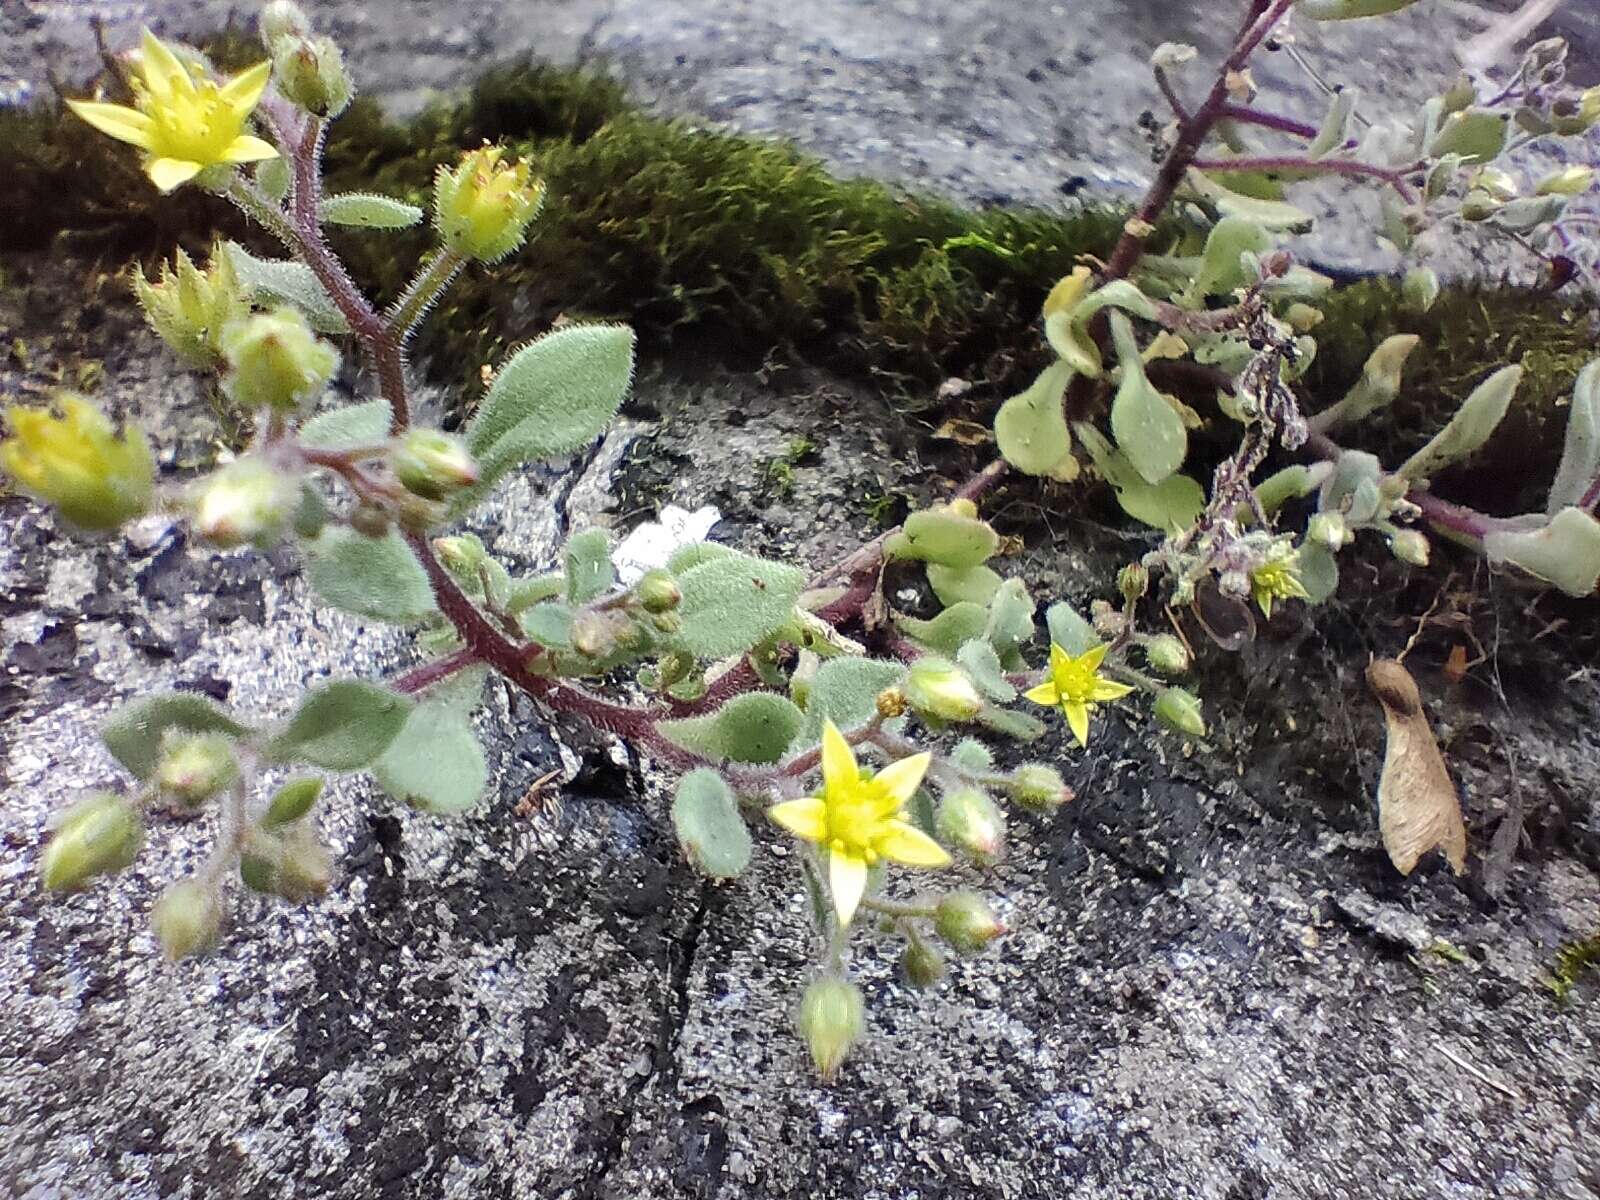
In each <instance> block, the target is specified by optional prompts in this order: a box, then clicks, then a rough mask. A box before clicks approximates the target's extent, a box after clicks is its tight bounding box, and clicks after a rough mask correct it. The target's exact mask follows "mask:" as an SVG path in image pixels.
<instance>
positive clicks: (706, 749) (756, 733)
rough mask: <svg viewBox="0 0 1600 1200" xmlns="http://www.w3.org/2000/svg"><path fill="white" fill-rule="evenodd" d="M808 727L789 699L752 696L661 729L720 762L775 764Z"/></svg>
mask: <svg viewBox="0 0 1600 1200" xmlns="http://www.w3.org/2000/svg"><path fill="white" fill-rule="evenodd" d="M804 723H805V716H804V714H803V713H801V711H800V710H799V709H798V708H796V707H795V705H794V702H793V701H792V700H789V699H788V698H787V697H784V696H778V695H774V694H773V693H771V692H751V693H749V694H748V695H744V696H735V697H734V698H733V699H732V700H729V701H728V702H727V703H726V704H724V705H723V706H722V707H721V708H719V709H718V710H717V711H716V712H714V713H710V714H708V715H706V716H703V717H685V718H683V719H681V720H677V721H662V722H661V723H660V725H659V726H658V728H659V729H660V730H661V732H662V734H663V735H664V736H665V737H666V738H667V739H668V740H669V741H671V742H673V743H675V744H676V745H679V746H682V747H683V748H684V749H685V750H689V751H691V752H693V753H695V754H699V755H701V756H703V757H705V758H710V759H714V760H716V761H718V762H721V761H723V760H732V761H733V762H742V763H775V762H777V761H778V760H779V759H780V758H782V757H783V755H784V752H785V751H786V750H788V749H789V745H790V743H791V742H793V741H794V739H795V735H796V734H798V733H799V732H800V727H801V726H802V725H803V724H804Z"/></svg>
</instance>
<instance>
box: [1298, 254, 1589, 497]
mask: <svg viewBox="0 0 1600 1200" xmlns="http://www.w3.org/2000/svg"><path fill="white" fill-rule="evenodd" d="M1323 308H1324V311H1325V312H1326V313H1327V320H1326V321H1324V322H1323V323H1322V324H1321V325H1320V326H1318V327H1317V330H1316V338H1317V342H1318V347H1319V348H1318V352H1317V360H1316V362H1315V363H1314V364H1313V365H1312V369H1311V371H1310V373H1309V376H1308V379H1307V383H1308V386H1309V388H1310V390H1311V392H1312V393H1313V394H1314V395H1317V396H1321V397H1326V398H1327V399H1328V400H1330V401H1331V400H1333V399H1337V398H1338V397H1339V396H1340V395H1342V394H1343V391H1344V389H1346V388H1348V387H1349V386H1350V385H1351V384H1352V383H1354V382H1355V380H1356V379H1357V378H1358V377H1359V376H1360V374H1361V368H1362V364H1363V363H1364V362H1365V361H1366V356H1367V355H1368V354H1369V353H1371V351H1372V350H1373V349H1374V348H1376V346H1377V345H1378V343H1379V342H1381V341H1383V339H1384V338H1387V337H1390V336H1392V335H1394V334H1397V333H1415V334H1418V335H1420V336H1421V338H1422V341H1421V342H1420V344H1419V345H1418V346H1417V348H1416V350H1415V351H1414V352H1413V353H1412V355H1411V357H1410V359H1409V360H1408V361H1407V363H1406V369H1405V386H1404V387H1403V388H1402V389H1401V393H1400V396H1399V397H1398V398H1397V399H1396V400H1395V402H1394V404H1393V405H1392V406H1391V407H1390V408H1389V409H1388V410H1387V411H1386V412H1385V413H1383V414H1381V415H1379V416H1374V417H1371V418H1368V419H1367V420H1366V421H1364V422H1360V423H1358V424H1356V425H1354V426H1351V427H1348V428H1347V429H1344V430H1341V431H1340V435H1339V436H1340V439H1341V441H1343V442H1345V443H1347V444H1349V445H1351V446H1354V447H1357V448H1359V449H1364V450H1370V451H1372V452H1373V453H1376V454H1378V455H1380V457H1382V458H1383V459H1384V460H1385V461H1386V462H1389V463H1391V464H1393V463H1396V462H1398V461H1400V460H1402V459H1404V458H1406V457H1408V456H1409V455H1410V454H1411V453H1412V452H1413V451H1414V450H1416V449H1417V448H1418V447H1420V446H1421V445H1422V444H1423V443H1424V442H1426V441H1427V440H1428V439H1429V438H1430V437H1432V436H1433V435H1434V434H1435V433H1436V432H1438V430H1439V429H1440V428H1442V427H1443V425H1444V424H1445V422H1446V421H1448V420H1449V419H1450V417H1451V416H1452V414H1454V412H1455V411H1456V408H1457V407H1458V406H1459V405H1460V403H1461V401H1463V400H1465V399H1466V397H1467V395H1468V394H1469V393H1470V392H1471V391H1472V389H1473V388H1475V387H1476V386H1477V385H1478V384H1480V383H1482V382H1483V380H1484V379H1485V377H1487V376H1488V375H1489V373H1490V372H1491V371H1493V370H1495V369H1497V368H1499V367H1501V366H1504V365H1505V364H1507V363H1520V364H1521V365H1522V367H1523V370H1524V374H1523V378H1522V384H1521V386H1520V387H1519V388H1518V389H1517V396H1516V399H1515V401H1514V402H1513V403H1512V406H1511V409H1510V411H1509V412H1507V414H1506V417H1505V420H1504V421H1502V422H1501V424H1500V427H1499V428H1498V429H1497V430H1496V431H1495V435H1494V437H1493V438H1491V439H1490V440H1489V443H1488V445H1486V446H1485V447H1484V448H1483V450H1481V451H1480V452H1479V453H1478V454H1477V455H1476V456H1475V457H1474V459H1473V460H1472V461H1471V462H1470V463H1466V464H1463V465H1461V466H1459V467H1457V468H1455V469H1454V470H1452V471H1449V472H1446V473H1444V474H1442V475H1441V476H1440V477H1439V479H1438V481H1437V486H1438V488H1439V490H1440V491H1441V492H1442V493H1444V494H1446V495H1450V496H1452V497H1455V498H1458V499H1462V500H1464V501H1467V502H1470V503H1472V504H1474V505H1475V506H1477V507H1480V508H1484V509H1486V510H1488V511H1490V512H1496V513H1502V514H1511V513H1513V512H1524V511H1530V510H1535V509H1539V510H1542V509H1543V507H1544V499H1545V492H1546V491H1547V490H1548V488H1549V485H1550V480H1551V479H1552V478H1553V477H1554V475H1555V472H1556V466H1557V464H1558V462H1559V461H1560V458H1561V446H1562V439H1563V437H1564V436H1565V433H1566V426H1567V412H1568V405H1569V402H1570V401H1571V398H1572V386H1573V383H1574V382H1575V381H1576V379H1577V376H1578V372H1579V371H1581V370H1582V369H1583V367H1584V366H1585V365H1586V364H1587V363H1589V362H1591V361H1593V360H1594V358H1595V356H1596V349H1595V347H1596V338H1597V334H1600V324H1597V321H1600V313H1597V310H1596V308H1595V307H1594V304H1593V301H1592V300H1586V299H1584V298H1583V297H1581V296H1578V295H1576V294H1574V295H1573V296H1572V297H1570V298H1567V297H1562V296H1550V295H1547V294H1544V293H1540V292H1532V291H1517V290H1514V289H1509V288H1491V287H1481V288H1480V287H1470V288H1453V289H1450V290H1447V291H1446V292H1444V293H1443V294H1442V295H1441V296H1440V297H1439V300H1438V302H1437V303H1436V304H1435V305H1434V306H1433V308H1432V309H1430V310H1429V311H1428V312H1427V313H1418V312H1416V311H1415V310H1414V309H1411V308H1410V307H1408V306H1407V305H1406V303H1405V301H1404V299H1403V298H1402V296H1401V294H1400V287H1399V285H1398V284H1397V283H1395V282H1393V281H1390V280H1369V281H1366V282H1363V283H1358V284H1355V285H1353V286H1351V287H1347V288H1342V289H1340V290H1339V291H1337V292H1335V293H1333V294H1332V296H1331V297H1329V299H1328V301H1327V302H1326V303H1325V304H1324V305H1323Z"/></svg>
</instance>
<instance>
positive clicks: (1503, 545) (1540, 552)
mask: <svg viewBox="0 0 1600 1200" xmlns="http://www.w3.org/2000/svg"><path fill="white" fill-rule="evenodd" d="M1483 551H1484V553H1485V554H1486V555H1488V557H1489V561H1490V562H1492V563H1511V564H1512V565H1513V566H1517V567H1521V568H1522V569H1523V570H1524V571H1526V572H1527V573H1528V574H1530V575H1532V576H1534V577H1536V578H1538V579H1542V580H1544V581H1545V582H1546V583H1549V584H1552V585H1553V586H1555V587H1558V588H1560V589H1561V590H1562V591H1563V592H1565V593H1567V595H1569V596H1588V595H1591V594H1592V593H1593V592H1594V589H1595V584H1596V583H1597V582H1600V521H1596V520H1595V519H1594V517H1592V516H1590V515H1589V514H1588V513H1586V512H1584V511H1583V510H1582V509H1581V508H1563V509H1562V510H1561V511H1560V512H1558V513H1556V515H1555V516H1553V517H1551V518H1550V520H1549V522H1548V523H1546V524H1545V525H1543V526H1542V527H1539V528H1536V529H1530V530H1522V531H1510V532H1495V533H1491V534H1489V535H1488V536H1486V537H1485V538H1484V539H1483Z"/></svg>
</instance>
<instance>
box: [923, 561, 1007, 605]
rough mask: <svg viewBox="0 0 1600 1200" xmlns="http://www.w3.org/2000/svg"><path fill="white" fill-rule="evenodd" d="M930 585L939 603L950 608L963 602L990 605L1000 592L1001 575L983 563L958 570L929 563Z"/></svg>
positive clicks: (925, 568) (926, 568) (927, 567)
mask: <svg viewBox="0 0 1600 1200" xmlns="http://www.w3.org/2000/svg"><path fill="white" fill-rule="evenodd" d="M924 570H926V571H927V573H928V585H929V586H930V587H932V588H933V594H934V595H935V596H937V597H939V603H940V604H943V605H945V606H946V607H949V606H950V605H952V604H959V603H961V602H962V601H963V600H965V601H967V602H969V603H971V604H988V603H989V601H991V600H993V599H994V594H995V593H996V592H997V591H999V590H1000V575H999V573H998V572H997V571H996V570H995V569H994V568H993V567H986V566H984V565H982V564H981V563H980V564H979V565H978V566H976V567H965V568H963V569H960V570H958V569H956V568H955V567H946V566H943V565H941V564H939V563H928V564H927V566H926V567H924Z"/></svg>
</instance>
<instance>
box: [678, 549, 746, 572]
mask: <svg viewBox="0 0 1600 1200" xmlns="http://www.w3.org/2000/svg"><path fill="white" fill-rule="evenodd" d="M737 553H739V552H738V551H737V550H735V549H734V548H733V547H732V546H724V545H723V544H722V543H721V542H690V543H689V544H688V545H687V546H682V547H680V548H679V549H677V550H674V551H673V552H672V557H671V558H669V559H667V570H669V571H671V572H672V573H673V574H674V575H682V574H683V573H684V572H685V571H687V570H689V569H690V568H691V567H698V566H699V565H700V564H701V563H704V562H710V561H711V560H712V559H714V558H727V557H728V556H729V555H730V554H737Z"/></svg>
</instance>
